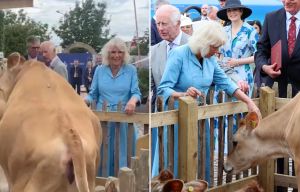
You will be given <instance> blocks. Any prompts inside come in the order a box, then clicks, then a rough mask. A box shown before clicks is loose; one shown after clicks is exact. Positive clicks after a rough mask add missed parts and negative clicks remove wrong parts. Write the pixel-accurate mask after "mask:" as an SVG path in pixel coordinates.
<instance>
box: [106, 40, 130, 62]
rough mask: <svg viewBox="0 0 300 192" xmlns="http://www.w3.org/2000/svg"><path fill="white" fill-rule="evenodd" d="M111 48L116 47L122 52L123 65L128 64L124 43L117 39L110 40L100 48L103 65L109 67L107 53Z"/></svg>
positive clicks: (126, 49) (127, 54) (127, 53)
mask: <svg viewBox="0 0 300 192" xmlns="http://www.w3.org/2000/svg"><path fill="white" fill-rule="evenodd" d="M113 47H117V48H118V49H119V50H120V51H122V52H124V60H123V64H125V63H128V62H129V58H130V56H129V52H128V48H127V46H126V44H125V42H124V41H123V40H122V39H121V38H119V37H114V38H112V39H111V40H109V41H108V42H107V43H106V44H105V45H104V47H103V48H102V50H101V54H102V63H103V64H105V65H109V54H110V53H109V52H110V51H111V49H112V48H113Z"/></svg>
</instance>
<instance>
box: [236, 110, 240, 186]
mask: <svg viewBox="0 0 300 192" xmlns="http://www.w3.org/2000/svg"><path fill="white" fill-rule="evenodd" d="M240 122H241V114H240V113H238V114H236V126H237V129H239V127H240V124H239V123H240ZM235 179H236V180H239V179H241V174H240V173H238V174H236V175H235Z"/></svg>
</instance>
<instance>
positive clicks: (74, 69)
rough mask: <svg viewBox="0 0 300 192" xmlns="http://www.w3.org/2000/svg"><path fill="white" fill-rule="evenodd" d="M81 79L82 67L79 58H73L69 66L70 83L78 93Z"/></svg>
mask: <svg viewBox="0 0 300 192" xmlns="http://www.w3.org/2000/svg"><path fill="white" fill-rule="evenodd" d="M81 80H82V68H81V67H80V63H79V60H77V59H75V60H74V62H73V65H72V66H71V68H70V83H71V85H72V87H73V88H74V89H75V90H76V92H77V94H78V95H80V86H81Z"/></svg>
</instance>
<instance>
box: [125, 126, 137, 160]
mask: <svg viewBox="0 0 300 192" xmlns="http://www.w3.org/2000/svg"><path fill="white" fill-rule="evenodd" d="M134 129H135V128H134V125H133V124H132V123H128V129H127V165H131V163H130V161H131V157H132V156H133V153H134V152H133V148H134V147H133V145H134V142H133V140H134V132H135V130H134Z"/></svg>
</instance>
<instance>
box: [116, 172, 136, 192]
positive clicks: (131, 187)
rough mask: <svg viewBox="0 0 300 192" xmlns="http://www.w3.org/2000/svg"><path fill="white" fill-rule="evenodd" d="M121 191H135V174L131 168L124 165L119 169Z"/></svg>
mask: <svg viewBox="0 0 300 192" xmlns="http://www.w3.org/2000/svg"><path fill="white" fill-rule="evenodd" d="M119 187H120V192H135V176H134V173H133V171H132V170H131V169H129V168H127V167H122V168H121V169H120V171H119Z"/></svg>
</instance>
